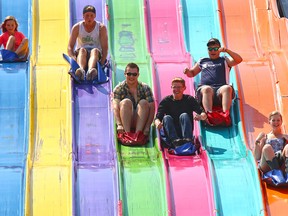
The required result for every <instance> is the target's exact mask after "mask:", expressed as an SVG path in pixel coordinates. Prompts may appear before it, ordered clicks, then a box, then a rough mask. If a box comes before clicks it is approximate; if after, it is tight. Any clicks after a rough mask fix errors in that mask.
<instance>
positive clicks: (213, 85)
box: [184, 38, 242, 126]
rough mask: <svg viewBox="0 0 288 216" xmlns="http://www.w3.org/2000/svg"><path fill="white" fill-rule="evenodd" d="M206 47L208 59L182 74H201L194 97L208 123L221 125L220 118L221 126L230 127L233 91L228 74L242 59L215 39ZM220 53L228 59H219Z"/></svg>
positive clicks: (192, 75) (200, 61) (190, 75)
mask: <svg viewBox="0 0 288 216" xmlns="http://www.w3.org/2000/svg"><path fill="white" fill-rule="evenodd" d="M207 47H208V54H209V58H202V59H200V60H199V61H198V62H197V63H196V64H195V65H194V66H193V67H192V68H191V69H189V68H185V70H184V74H186V75H187V76H188V77H194V76H196V75H197V74H199V73H200V72H201V79H200V84H199V86H198V88H197V90H196V96H197V98H198V100H199V101H200V102H201V103H202V106H203V108H204V109H205V111H206V113H207V116H208V121H209V123H210V124H212V125H217V124H219V123H222V122H221V121H220V122H219V118H220V117H221V118H222V120H223V121H224V122H223V124H224V125H226V126H230V125H231V118H230V107H231V103H232V99H233V97H234V90H233V87H232V86H231V85H230V84H229V73H230V70H231V68H232V67H233V66H235V65H237V64H239V63H241V62H242V57H241V56H240V55H239V54H237V53H236V52H234V51H232V50H230V49H227V48H225V47H221V43H220V41H219V40H218V39H217V38H211V39H210V40H209V41H208V43H207ZM221 52H224V53H227V54H228V55H229V57H227V56H224V57H221V56H220V53H221ZM213 106H220V107H222V111H221V112H212V111H213V109H212V108H213ZM219 115H220V117H219ZM218 117H219V118H218Z"/></svg>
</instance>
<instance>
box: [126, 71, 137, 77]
mask: <svg viewBox="0 0 288 216" xmlns="http://www.w3.org/2000/svg"><path fill="white" fill-rule="evenodd" d="M126 75H127V76H134V77H136V76H138V73H130V72H128V73H126Z"/></svg>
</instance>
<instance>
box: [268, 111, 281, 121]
mask: <svg viewBox="0 0 288 216" xmlns="http://www.w3.org/2000/svg"><path fill="white" fill-rule="evenodd" d="M275 115H279V116H280V119H281V121H282V114H281V113H280V112H279V111H273V112H271V113H270V114H269V117H268V118H269V121H270V120H271V118H272V117H273V116H275Z"/></svg>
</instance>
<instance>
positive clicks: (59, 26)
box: [25, 0, 72, 216]
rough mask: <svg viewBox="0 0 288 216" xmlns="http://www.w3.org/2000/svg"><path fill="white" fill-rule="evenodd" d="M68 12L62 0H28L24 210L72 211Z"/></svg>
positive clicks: (40, 212) (44, 212) (38, 212)
mask: <svg viewBox="0 0 288 216" xmlns="http://www.w3.org/2000/svg"><path fill="white" fill-rule="evenodd" d="M68 11H69V4H68V1H57V0H49V1H48V0H44V1H43V0H42V1H38V0H35V1H33V7H32V17H33V20H32V28H33V41H32V42H33V43H32V56H31V62H32V65H31V67H32V74H31V82H30V84H31V88H30V90H31V91H30V98H31V103H30V113H31V114H30V135H31V136H30V141H29V155H28V170H27V175H28V178H27V196H26V212H25V214H26V215H59V216H63V215H67V216H68V215H69V216H70V215H72V162H71V161H72V154H71V153H72V136H71V125H72V123H71V107H70V104H71V92H70V91H71V86H70V77H69V76H68V74H67V71H68V69H69V67H68V65H67V64H66V63H65V62H64V61H63V59H62V53H63V51H64V50H66V49H67V43H68V38H69V13H68ZM28 173H29V174H28Z"/></svg>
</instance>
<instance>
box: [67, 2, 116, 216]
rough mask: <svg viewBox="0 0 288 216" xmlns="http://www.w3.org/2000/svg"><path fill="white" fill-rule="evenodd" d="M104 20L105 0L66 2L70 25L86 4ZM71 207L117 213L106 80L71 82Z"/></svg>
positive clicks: (79, 212)
mask: <svg viewBox="0 0 288 216" xmlns="http://www.w3.org/2000/svg"><path fill="white" fill-rule="evenodd" d="M88 4H90V5H93V6H95V8H96V15H97V18H96V19H97V20H99V21H101V22H103V23H105V22H106V20H105V19H104V14H105V1H104V0H102V1H96V2H95V1H92V0H90V1H87V0H86V1H76V0H71V1H70V12H71V14H70V16H71V21H72V23H71V27H72V25H74V24H75V23H76V22H79V21H81V20H83V14H82V9H83V8H84V6H86V5H88ZM72 92H73V98H72V110H73V155H74V156H75V157H74V158H73V167H74V169H73V170H74V172H75V173H74V187H73V188H74V193H73V196H74V198H73V200H74V210H75V214H76V215H87V216H88V215H91V216H92V215H107V216H108V215H117V213H118V212H117V206H118V200H119V197H118V196H119V191H118V175H117V173H118V170H117V164H116V163H117V158H116V149H115V143H114V137H115V135H114V124H113V112H112V107H111V105H112V103H110V93H111V79H110V82H108V83H105V84H102V85H97V86H96V85H95V86H93V85H92V86H91V84H86V85H85V84H77V83H75V82H73V84H72Z"/></svg>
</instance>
